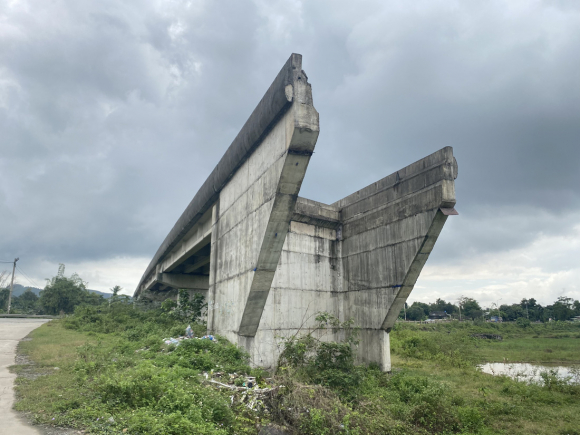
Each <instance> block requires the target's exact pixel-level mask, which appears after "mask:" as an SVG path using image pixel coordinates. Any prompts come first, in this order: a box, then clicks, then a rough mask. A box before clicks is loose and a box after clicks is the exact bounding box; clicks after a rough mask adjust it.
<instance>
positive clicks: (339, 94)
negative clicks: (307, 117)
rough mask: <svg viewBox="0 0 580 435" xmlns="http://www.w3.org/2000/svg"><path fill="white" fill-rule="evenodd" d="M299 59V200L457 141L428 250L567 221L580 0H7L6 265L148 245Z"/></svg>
mask: <svg viewBox="0 0 580 435" xmlns="http://www.w3.org/2000/svg"><path fill="white" fill-rule="evenodd" d="M292 52H298V53H301V54H302V55H303V56H304V69H305V70H306V72H307V74H308V76H309V81H310V82H311V83H312V86H313V92H314V104H315V107H316V108H317V109H318V111H319V112H320V125H321V134H320V138H319V141H318V144H317V148H316V153H315V155H314V158H313V159H312V161H311V164H310V168H309V171H308V173H307V175H306V179H305V182H304V184H303V188H302V192H301V195H302V196H305V197H308V198H312V199H315V200H319V201H323V202H329V203H330V202H334V201H336V200H338V199H340V198H341V197H344V196H346V195H347V194H350V193H352V192H353V191H355V190H357V189H359V188H362V187H364V186H365V185H367V184H369V183H371V182H374V181H376V180H378V179H380V178H382V177H384V176H386V175H388V174H389V173H392V172H393V171H396V170H397V169H399V168H401V167H403V166H406V165H407V164H410V163H412V162H413V161H415V160H418V159H420V158H422V157H423V156H425V155H427V154H430V153H431V152H434V151H436V150H437V149H439V148H441V147H444V146H449V145H450V146H453V147H454V151H455V155H456V157H457V160H458V162H459V178H458V180H457V183H456V186H457V199H458V203H457V209H458V210H459V212H460V217H458V218H454V219H455V221H453V222H449V225H448V226H447V227H446V228H445V231H444V233H443V237H441V239H440V242H439V243H438V248H437V249H436V250H435V251H439V252H438V253H437V254H436V255H434V258H433V261H434V262H436V263H437V262H445V261H451V260H452V259H454V258H456V257H457V256H459V255H465V254H466V253H468V254H470V255H477V253H483V252H493V251H502V250H506V249H512V248H514V247H521V246H525V245H526V244H528V243H530V242H531V241H532V240H534V239H535V238H536V237H539V236H540V235H541V234H546V233H550V234H552V233H553V234H565V233H566V232H569V231H571V230H572V228H573V227H574V225H577V223H578V219H577V217H574V216H575V213H577V212H578V211H579V209H580V193H579V190H578V186H580V171H579V170H578V164H579V162H580V144H579V138H580V87H579V86H578V78H577V75H578V71H579V70H580V56H579V54H578V53H580V10H579V9H578V6H577V2H573V1H570V2H565V1H543V2H542V1H534V2H513V1H491V2H485V3H481V2H476V1H419V2H412V3H409V2H406V1H389V2H385V1H360V2H347V1H336V0H333V1H323V0H321V1H315V2H300V1H294V2H288V1H283V2H282V1H255V2H250V1H238V0H236V1H233V0H228V1H221V2H211V1H173V2H169V1H156V2H141V1H132V2H131V1H128V2H122V3H121V2H117V1H101V2H90V1H81V0H75V1H72V0H69V1H64V0H60V1H59V0H57V1H54V2H50V3H49V2H45V1H41V0H30V1H11V2H8V1H4V2H0V133H1V139H0V140H1V142H0V147H1V153H0V216H1V218H0V220H1V222H2V225H0V240H1V243H0V258H2V259H10V258H12V257H13V256H16V255H20V256H21V257H24V256H27V257H29V258H36V259H38V260H46V261H51V262H59V261H60V262H68V261H80V260H99V259H106V258H111V257H115V256H135V257H136V256H143V257H150V256H152V255H153V253H154V252H155V250H156V249H157V247H158V246H159V244H160V243H161V241H162V240H163V238H164V236H165V235H166V234H167V232H168V231H169V229H170V228H171V227H172V226H173V224H174V223H175V221H176V219H177V218H178V216H179V215H180V214H181V212H182V211H183V209H184V208H185V206H186V205H187V203H188V202H189V201H190V199H191V198H192V197H193V195H194V194H195V193H196V191H197V189H198V188H199V187H200V186H201V184H202V183H203V181H204V180H205V178H206V177H207V175H208V174H209V173H210V172H211V170H212V169H213V167H214V166H215V164H217V162H218V160H219V158H220V157H221V155H222V154H223V152H224V151H225V150H226V148H227V147H228V146H229V144H230V143H231V141H232V139H233V138H234V137H235V135H236V133H237V132H238V130H239V129H240V127H241V126H242V125H243V123H244V121H245V120H246V118H247V117H248V116H249V114H250V113H251V111H252V109H253V108H254V106H255V105H256V103H257V102H258V101H259V99H260V97H261V96H262V94H263V93H264V92H265V90H266V89H267V87H268V86H269V84H270V82H271V80H272V79H273V78H274V76H275V74H276V73H277V71H278V70H279V68H280V67H281V65H282V64H283V62H284V61H285V60H286V59H287V57H288V56H289V55H290V53H292ZM576 216H577V215H576Z"/></svg>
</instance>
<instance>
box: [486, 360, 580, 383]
mask: <svg viewBox="0 0 580 435" xmlns="http://www.w3.org/2000/svg"><path fill="white" fill-rule="evenodd" d="M479 368H480V369H481V371H482V372H483V373H488V374H490V375H494V376H509V377H510V378H512V379H515V380H516V381H522V382H528V383H535V384H542V385H543V384H544V383H546V381H548V382H554V381H563V382H566V383H568V384H575V385H580V366H569V367H566V366H549V365H536V364H529V363H486V364H482V365H480V366H479Z"/></svg>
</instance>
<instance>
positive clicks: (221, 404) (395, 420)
mask: <svg viewBox="0 0 580 435" xmlns="http://www.w3.org/2000/svg"><path fill="white" fill-rule="evenodd" d="M114 310H115V308H113V310H112V311H110V312H107V311H106V310H104V309H103V311H102V312H98V310H96V309H89V310H88V311H85V312H82V313H78V314H77V315H75V316H73V317H71V318H68V319H66V320H58V321H52V322H50V323H48V324H45V325H43V326H42V327H40V328H38V329H37V330H35V331H33V333H32V334H31V337H32V340H31V341H26V342H22V343H21V344H20V352H21V353H24V354H26V355H27V356H28V357H29V358H30V359H31V360H32V361H33V362H34V363H35V365H34V366H33V367H30V366H27V365H21V366H15V367H14V370H15V371H16V372H18V373H20V374H21V375H22V376H20V377H19V378H18V380H17V384H18V385H17V394H18V397H19V400H18V402H17V404H16V409H18V410H20V411H24V412H26V413H28V415H29V417H30V418H31V419H32V420H33V421H35V422H37V423H43V424H48V425H56V426H64V427H73V428H78V429H83V430H86V431H87V433H94V434H126V433H129V434H186V433H201V434H204V433H207V434H257V433H258V431H259V427H260V426H261V425H265V424H268V423H270V422H274V423H277V424H280V425H284V426H286V427H287V428H289V429H290V430H291V431H293V433H302V434H366V433H373V434H397V435H403V434H428V433H441V434H451V433H461V434H483V435H485V434H560V435H564V434H571V435H574V434H580V429H579V428H580V413H579V412H578V409H580V387H575V386H570V385H566V384H565V383H563V382H560V381H558V380H557V379H552V380H551V382H550V384H549V385H546V386H539V385H526V384H523V383H518V382H515V381H513V380H511V379H508V378H505V377H493V376H490V375H486V374H482V373H481V372H480V371H479V370H478V369H477V368H476V365H477V364H479V363H481V362H484V361H503V360H504V358H505V359H507V360H509V361H511V362H514V361H533V362H553V361H565V362H570V363H572V362H576V363H577V362H578V361H580V346H579V344H580V325H572V324H553V325H532V326H530V327H527V328H522V327H517V326H516V325H489V324H482V325H473V324H468V323H462V324H457V323H455V324H449V325H440V324H439V325H416V324H415V325H409V324H397V326H396V327H395V328H394V330H393V331H392V333H391V346H392V361H393V369H394V370H393V373H392V374H384V373H381V372H380V371H378V370H377V369H376V368H373V367H355V366H352V365H349V363H348V360H347V359H344V358H342V359H340V358H339V357H340V355H338V354H336V353H335V354H333V356H332V358H330V359H328V358H327V359H326V360H323V359H321V358H313V359H312V364H319V365H318V366H316V365H314V366H312V367H310V368H309V369H304V367H303V368H300V367H296V366H290V365H288V366H283V367H281V368H280V370H279V371H278V373H277V374H276V375H274V376H273V377H271V378H270V375H269V374H266V373H263V372H262V371H260V370H253V369H251V368H250V367H249V366H248V364H247V361H248V360H247V355H246V354H245V352H243V351H241V350H239V349H237V348H236V347H235V346H233V345H230V344H229V343H227V341H226V340H225V339H220V340H219V343H213V342H210V341H208V340H190V341H188V342H186V343H188V344H187V345H180V346H179V347H177V348H175V347H173V346H167V345H164V344H162V338H163V337H166V336H176V335H179V334H180V333H181V334H182V333H183V332H182V331H183V330H184V328H185V326H186V324H184V323H183V322H182V321H180V320H179V319H172V318H170V317H168V316H167V314H166V313H163V312H155V313H140V312H133V311H131V310H130V309H129V308H127V307H121V308H117V309H116V310H117V312H115V311H114ZM194 328H198V331H197V332H198V334H201V332H202V330H203V327H202V326H201V325H197V326H196V325H194ZM482 334H483V335H485V334H487V335H501V336H502V340H501V341H497V340H489V339H482V338H476V337H474V335H475V336H478V335H479V336H480V335H482ZM337 349H338V350H340V349H341V348H331V350H333V351H336V350H337ZM326 350H327V351H328V349H326ZM342 350H344V348H342ZM547 350H550V351H547ZM339 360H340V363H339ZM321 361H322V363H321ZM324 361H326V362H324ZM345 361H346V363H345ZM218 372H221V373H225V374H226V377H227V376H228V375H227V374H228V373H236V374H237V375H239V374H244V373H245V374H246V375H252V376H254V377H255V378H256V382H257V383H258V384H259V386H260V387H263V388H270V387H273V388H271V390H270V391H269V393H267V394H266V395H265V396H259V395H257V394H255V393H253V392H252V390H245V391H244V389H243V388H241V389H240V390H242V391H232V390H230V389H227V388H223V389H219V388H216V387H215V384H211V383H210V382H209V380H210V379H211V378H212V377H215V376H217V375H216V373H218ZM203 373H208V374H209V376H208V378H209V379H206V377H205V375H203ZM38 375H42V376H38ZM223 379H224V378H223V377H222V378H221V379H219V380H220V381H222V382H226V381H224V380H223ZM236 385H237V384H236ZM280 385H283V387H280Z"/></svg>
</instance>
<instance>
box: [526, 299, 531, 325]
mask: <svg viewBox="0 0 580 435" xmlns="http://www.w3.org/2000/svg"><path fill="white" fill-rule="evenodd" d="M526 315H527V316H528V320H530V310H528V300H527V299H526Z"/></svg>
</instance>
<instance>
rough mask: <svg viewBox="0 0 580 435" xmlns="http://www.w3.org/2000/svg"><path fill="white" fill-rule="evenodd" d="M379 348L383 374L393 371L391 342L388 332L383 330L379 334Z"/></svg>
mask: <svg viewBox="0 0 580 435" xmlns="http://www.w3.org/2000/svg"><path fill="white" fill-rule="evenodd" d="M379 347H380V355H381V361H380V363H379V366H380V367H381V370H382V371H383V372H390V371H391V340H390V337H389V333H388V332H387V331H384V330H381V331H380V332H379Z"/></svg>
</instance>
